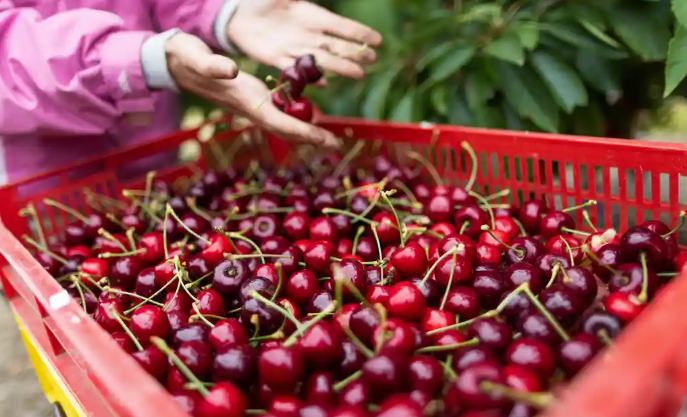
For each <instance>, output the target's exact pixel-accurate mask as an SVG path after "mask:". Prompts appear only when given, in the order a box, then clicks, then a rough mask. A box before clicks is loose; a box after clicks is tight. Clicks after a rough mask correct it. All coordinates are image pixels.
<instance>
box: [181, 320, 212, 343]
mask: <svg viewBox="0 0 687 417" xmlns="http://www.w3.org/2000/svg"><path fill="white" fill-rule="evenodd" d="M209 330H210V328H209V327H208V326H207V325H206V324H205V323H185V324H183V325H181V326H180V327H179V328H177V329H175V330H173V331H172V346H173V347H175V348H177V347H179V345H181V344H182V343H184V342H188V341H191V340H195V341H198V342H207V340H208V333H209Z"/></svg>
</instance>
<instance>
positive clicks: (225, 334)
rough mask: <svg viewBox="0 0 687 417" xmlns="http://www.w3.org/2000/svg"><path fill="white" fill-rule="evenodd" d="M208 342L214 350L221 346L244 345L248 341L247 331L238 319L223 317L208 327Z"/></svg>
mask: <svg viewBox="0 0 687 417" xmlns="http://www.w3.org/2000/svg"><path fill="white" fill-rule="evenodd" d="M208 342H209V343H210V345H212V347H213V348H214V349H215V350H217V349H219V348H220V347H222V346H232V345H245V344H247V343H248V332H246V328H245V327H243V325H242V324H241V323H240V322H239V321H238V320H236V319H231V318H230V319H223V320H220V321H218V322H217V323H215V327H213V328H211V329H210V332H209V334H208Z"/></svg>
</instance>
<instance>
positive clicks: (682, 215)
mask: <svg viewBox="0 0 687 417" xmlns="http://www.w3.org/2000/svg"><path fill="white" fill-rule="evenodd" d="M686 215H687V214H686V213H685V212H684V211H681V212H680V216H679V220H678V223H677V226H675V227H674V228H673V229H671V231H670V232H668V233H666V234H664V235H661V237H664V238H665V237H668V236H670V235H672V234H673V233H675V232H677V231H678V230H680V229H681V228H682V226H683V225H684V224H685V216H686Z"/></svg>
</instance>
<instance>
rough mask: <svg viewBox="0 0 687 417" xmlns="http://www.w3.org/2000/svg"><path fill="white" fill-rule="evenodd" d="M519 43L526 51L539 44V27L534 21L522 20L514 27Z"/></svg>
mask: <svg viewBox="0 0 687 417" xmlns="http://www.w3.org/2000/svg"><path fill="white" fill-rule="evenodd" d="M515 33H516V34H517V35H518V38H519V39H520V44H521V45H522V46H523V47H524V48H525V49H527V50H528V51H532V50H534V48H536V47H537V45H538V44H539V27H538V26H537V23H536V22H524V23H523V24H521V25H518V26H517V27H516V28H515Z"/></svg>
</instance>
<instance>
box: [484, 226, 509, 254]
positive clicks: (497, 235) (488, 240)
mask: <svg viewBox="0 0 687 417" xmlns="http://www.w3.org/2000/svg"><path fill="white" fill-rule="evenodd" d="M478 242H479V244H481V245H490V246H493V247H495V248H497V249H498V250H499V251H501V252H505V251H506V250H507V249H508V246H510V236H509V235H508V234H507V233H506V232H502V231H500V230H490V231H488V232H487V231H484V232H482V233H481V234H480V235H479V241H478Z"/></svg>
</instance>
